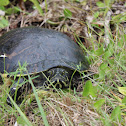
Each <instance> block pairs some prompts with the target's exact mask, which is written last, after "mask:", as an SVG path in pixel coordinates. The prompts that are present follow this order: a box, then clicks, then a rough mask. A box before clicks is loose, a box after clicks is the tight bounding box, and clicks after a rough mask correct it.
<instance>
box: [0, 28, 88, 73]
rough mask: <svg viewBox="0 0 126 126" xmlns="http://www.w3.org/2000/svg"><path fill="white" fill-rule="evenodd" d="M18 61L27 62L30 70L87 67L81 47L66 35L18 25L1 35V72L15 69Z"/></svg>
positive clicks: (81, 68)
mask: <svg viewBox="0 0 126 126" xmlns="http://www.w3.org/2000/svg"><path fill="white" fill-rule="evenodd" d="M4 54H5V55H6V57H5V63H4V58H3V57H2V56H3V55H4ZM18 62H20V63H21V65H23V63H25V62H27V64H28V65H27V69H28V72H29V73H36V72H37V73H38V72H41V71H46V70H48V69H50V68H53V67H58V66H59V67H67V68H70V69H73V70H75V69H77V70H79V71H84V70H87V69H88V67H89V64H88V62H87V60H86V58H85V56H84V53H83V51H82V50H81V48H80V47H79V46H78V45H77V44H76V43H75V42H74V41H72V40H71V39H70V38H69V37H68V36H67V35H65V34H63V33H61V32H57V31H54V30H50V29H45V28H38V27H25V28H18V29H15V30H12V31H10V32H8V33H6V34H4V35H3V36H2V37H0V72H1V73H4V68H5V70H6V71H7V72H13V71H15V70H16V69H17V68H18V67H19V66H18V65H19V64H18ZM4 64H5V67H4Z"/></svg>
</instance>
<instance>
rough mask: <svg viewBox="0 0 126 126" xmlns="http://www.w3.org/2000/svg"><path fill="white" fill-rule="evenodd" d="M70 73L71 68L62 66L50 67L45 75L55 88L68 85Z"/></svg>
mask: <svg viewBox="0 0 126 126" xmlns="http://www.w3.org/2000/svg"><path fill="white" fill-rule="evenodd" d="M71 75H72V71H71V70H69V69H67V68H62V67H58V68H52V69H49V70H48V71H47V76H48V77H49V80H50V82H51V83H52V84H53V85H54V86H55V87H56V88H64V87H69V85H68V84H69V83H68V82H69V79H70V77H71ZM48 83H49V82H48Z"/></svg>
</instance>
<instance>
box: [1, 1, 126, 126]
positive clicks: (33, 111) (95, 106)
mask: <svg viewBox="0 0 126 126" xmlns="http://www.w3.org/2000/svg"><path fill="white" fill-rule="evenodd" d="M109 2H110V1H109ZM109 2H108V3H107V2H105V3H102V2H97V4H96V5H94V4H93V3H91V1H90V3H87V2H86V3H84V2H83V3H82V2H75V1H74V0H72V1H60V2H59V3H57V2H55V4H52V2H51V1H50V2H48V1H45V7H44V8H43V11H41V13H42V15H46V16H47V17H46V20H47V19H48V20H47V22H48V24H46V23H45V24H44V21H45V19H44V18H45V16H43V17H41V16H40V17H41V20H43V22H42V24H44V26H43V27H47V28H53V29H56V30H60V31H64V32H66V31H67V33H68V32H69V34H70V36H71V35H72V34H73V36H72V37H73V38H74V39H75V40H76V42H78V44H79V46H81V48H82V49H84V50H85V52H86V53H87V54H88V55H87V56H86V57H87V58H88V60H89V62H90V69H89V74H90V73H91V74H93V75H92V76H93V77H91V76H88V80H87V81H86V82H85V81H82V82H81V81H80V82H78V83H80V87H78V88H81V91H80V92H77V91H69V90H60V91H59V90H58V91H57V92H58V93H53V92H51V91H50V92H49V91H48V92H46V91H42V90H35V89H34V86H33V84H32V81H31V80H32V79H33V78H31V77H30V76H29V78H28V80H27V81H29V82H30V83H31V85H32V87H33V92H34V93H33V94H30V95H28V96H27V97H25V99H24V101H23V103H22V104H21V105H20V107H19V106H17V105H16V104H15V102H14V101H13V100H12V102H13V104H14V106H13V107H10V106H8V105H7V103H6V98H7V97H8V93H9V88H7V87H6V85H0V92H1V93H0V125H7V124H8V125H14V124H15V122H16V121H17V122H18V124H22V125H24V124H27V125H33V126H34V125H40V126H43V125H51V126H58V125H65V126H74V125H79V126H86V125H89V126H96V125H98V126H112V125H114V126H124V125H125V124H126V79H125V78H126V34H125V32H126V31H125V27H124V24H123V23H124V22H125V13H123V14H117V15H111V16H112V18H111V19H110V21H109V23H108V25H104V23H105V21H106V15H107V13H108V11H109V10H111V11H113V10H112V9H113V8H112V5H114V1H113V3H112V4H109ZM83 4H87V5H90V8H89V11H88V12H87V11H86V10H85V11H86V13H87V15H85V16H86V17H87V16H89V15H91V17H90V18H89V20H88V21H86V20H85V18H84V17H81V16H80V15H82V14H84V10H83V9H82V8H80V6H84V5H83ZM62 5H64V6H65V7H66V8H62ZM84 7H85V6H84ZM94 8H95V9H94ZM38 9H40V8H38ZM44 9H45V11H44ZM56 10H58V12H59V13H57V12H56ZM39 12H40V10H39ZM76 13H78V15H77V14H76ZM120 15H121V16H120ZM49 16H50V17H51V16H52V17H55V19H54V18H52V17H51V18H50V17H49ZM36 17H37V16H36ZM38 17H39V14H38ZM91 18H92V19H93V20H92V21H91ZM82 19H84V20H82ZM49 21H50V22H54V23H55V25H53V23H49ZM38 22H39V21H38ZM57 22H58V23H57ZM60 22H61V24H60ZM78 22H79V23H78ZM33 23H34V22H33ZM39 23H40V22H39ZM42 24H41V25H42ZM82 28H83V29H82ZM85 28H86V29H85ZM78 29H79V30H78ZM83 32H86V33H87V34H86V35H85V34H84V33H83ZM69 34H68V35H69ZM83 40H85V41H86V42H87V43H88V44H89V45H86V44H85V42H84V41H83ZM106 41H107V42H108V44H106ZM84 44H85V46H84ZM86 53H85V54H86ZM24 68H25V65H24V66H23V67H22V66H21V70H23V69H24ZM16 74H17V71H16V72H15V73H12V75H15V76H16ZM84 76H85V75H83V76H82V78H84ZM22 120H25V123H23V122H22Z"/></svg>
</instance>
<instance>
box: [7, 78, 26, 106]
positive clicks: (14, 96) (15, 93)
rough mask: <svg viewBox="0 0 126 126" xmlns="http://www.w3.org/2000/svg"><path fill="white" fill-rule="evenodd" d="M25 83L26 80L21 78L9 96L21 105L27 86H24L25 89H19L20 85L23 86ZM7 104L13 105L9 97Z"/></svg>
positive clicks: (11, 89) (16, 81) (15, 83)
mask: <svg viewBox="0 0 126 126" xmlns="http://www.w3.org/2000/svg"><path fill="white" fill-rule="evenodd" d="M23 82H24V78H20V80H18V79H16V80H15V82H14V84H13V86H12V87H11V88H10V92H9V95H10V96H11V97H12V99H13V100H15V102H16V103H17V104H20V103H21V101H22V98H21V97H20V96H21V95H22V94H23V92H24V90H25V87H26V85H25V84H23V86H24V87H22V86H21V87H18V85H19V86H20V84H22V83H23ZM7 104H9V105H12V103H11V100H10V98H9V97H7Z"/></svg>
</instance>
